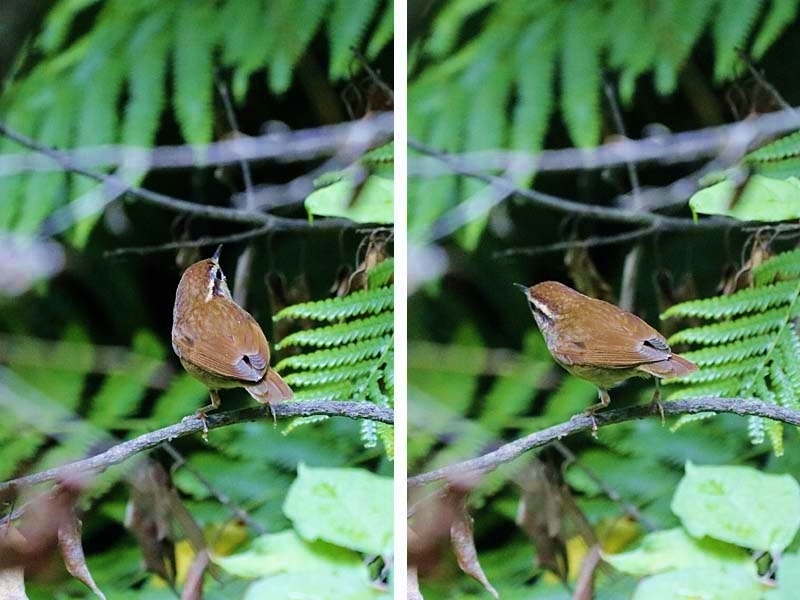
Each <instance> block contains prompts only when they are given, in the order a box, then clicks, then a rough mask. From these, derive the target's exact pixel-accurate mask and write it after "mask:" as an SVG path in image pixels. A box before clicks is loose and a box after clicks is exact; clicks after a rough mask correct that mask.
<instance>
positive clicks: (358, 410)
mask: <svg viewBox="0 0 800 600" xmlns="http://www.w3.org/2000/svg"><path fill="white" fill-rule="evenodd" d="M273 414H274V417H275V418H277V419H287V418H290V417H308V416H313V415H329V416H333V417H348V418H350V419H368V420H371V421H379V422H381V423H389V424H392V423H394V415H393V413H392V410H391V409H388V408H384V407H381V406H377V405H375V404H372V403H371V402H341V401H333V400H314V401H307V402H280V403H277V404H274V405H272V407H271V411H270V409H268V408H267V407H265V406H258V407H253V408H243V409H239V410H233V411H227V412H221V413H216V414H214V413H212V414H210V415H208V416H207V417H206V423H207V426H208V429H216V428H217V427H225V426H228V425H233V424H235V423H243V422H246V421H256V420H267V421H271V420H272V419H273ZM203 429H204V425H203V421H202V419H200V418H199V417H197V416H194V415H192V416H189V417H186V418H185V419H184V420H183V421H181V422H180V423H176V424H175V425H170V426H169V427H163V428H162V429H157V430H156V431H152V432H150V433H145V434H143V435H140V436H139V437H136V438H134V439H132V440H128V441H126V442H122V443H120V444H117V445H115V446H113V447H112V448H110V449H108V450H106V451H105V452H102V453H100V454H97V455H95V456H92V457H90V458H85V459H83V460H78V461H75V462H72V463H68V464H66V465H62V466H60V467H55V468H53V469H48V470H46V471H42V472H40V473H34V474H32V475H26V476H25V477H19V478H18V479H12V480H10V481H6V482H3V483H0V494H2V493H3V492H6V491H8V490H11V489H17V488H21V487H26V486H31V485H35V484H38V483H43V482H46V481H54V480H56V479H60V478H62V477H64V476H66V475H74V474H80V473H91V472H100V471H104V470H105V469H107V468H108V467H110V466H112V465H116V464H118V463H121V462H123V461H124V460H127V459H128V458H130V457H132V456H135V455H136V454H138V453H140V452H144V451H146V450H150V449H152V448H155V447H156V446H158V445H160V444H162V443H163V442H168V441H172V440H174V439H176V438H179V437H184V436H187V435H190V434H193V433H200V432H202V431H203Z"/></svg>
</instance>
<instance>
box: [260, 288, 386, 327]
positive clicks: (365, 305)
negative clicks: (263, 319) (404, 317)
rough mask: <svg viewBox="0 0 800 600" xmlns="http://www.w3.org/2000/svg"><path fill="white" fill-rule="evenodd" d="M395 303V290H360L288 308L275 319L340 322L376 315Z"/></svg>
mask: <svg viewBox="0 0 800 600" xmlns="http://www.w3.org/2000/svg"><path fill="white" fill-rule="evenodd" d="M393 302H394V288H393V287H382V288H377V289H372V290H360V291H357V292H354V293H352V294H349V295H348V296H342V297H341V298H329V299H327V300H319V301H317V302H305V303H303V304H294V305H292V306H287V307H286V308H284V309H283V310H281V311H280V312H279V313H278V314H276V315H275V316H274V317H273V319H274V320H279V319H312V320H315V321H338V320H339V319H344V318H347V317H356V316H360V315H369V314H375V313H378V312H381V311H384V310H387V309H389V308H390V307H391V306H392V304H393Z"/></svg>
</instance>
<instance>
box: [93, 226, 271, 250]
mask: <svg viewBox="0 0 800 600" xmlns="http://www.w3.org/2000/svg"><path fill="white" fill-rule="evenodd" d="M271 231H272V227H271V226H270V225H264V226H263V227H256V228H255V229H250V230H248V231H242V232H241V233H232V234H230V235H221V236H216V237H201V238H197V239H196V240H180V241H177V242H167V243H166V244H158V245H155V246H129V247H127V248H117V249H116V250H108V251H106V252H104V253H103V256H105V257H106V258H108V257H115V256H124V255H126V254H135V255H138V256H144V255H146V254H158V253H159V252H170V251H172V250H178V249H180V248H202V247H204V246H218V245H219V244H229V243H232V242H240V241H243V240H250V239H253V238H256V237H260V236H262V235H266V234H268V233H270V232H271Z"/></svg>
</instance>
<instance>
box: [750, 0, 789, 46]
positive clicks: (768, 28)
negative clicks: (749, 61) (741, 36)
mask: <svg viewBox="0 0 800 600" xmlns="http://www.w3.org/2000/svg"><path fill="white" fill-rule="evenodd" d="M797 5H798V0H783V1H782V2H773V3H772V6H771V7H770V10H769V12H768V13H767V16H766V17H764V23H763V24H762V25H761V29H760V31H759V32H758V35H757V36H756V38H755V40H754V41H753V49H752V55H753V58H754V59H756V60H759V59H760V58H761V57H762V56H763V54H764V52H766V51H767V48H769V47H770V46H771V45H772V43H773V42H774V41H775V40H776V39H777V38H778V36H779V35H780V34H781V32H782V31H783V30H784V29H785V28H786V27H788V26H789V25H790V24H791V23H792V22H793V21H794V19H795V17H796V15H797Z"/></svg>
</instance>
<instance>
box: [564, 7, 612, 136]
mask: <svg viewBox="0 0 800 600" xmlns="http://www.w3.org/2000/svg"><path fill="white" fill-rule="evenodd" d="M601 20H602V14H601V13H600V12H599V11H598V9H597V7H596V6H593V5H590V4H586V3H574V4H571V5H570V6H569V10H568V12H567V16H566V21H565V23H564V39H563V41H562V45H561V112H562V114H563V116H564V122H565V123H566V125H567V130H568V131H569V135H570V138H571V139H572V141H573V142H574V143H575V145H576V146H578V147H579V148H588V147H592V146H596V145H597V142H598V141H599V140H600V72H601V70H600V34H599V32H598V30H597V27H596V25H595V24H596V23H598V22H600V21H601Z"/></svg>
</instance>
